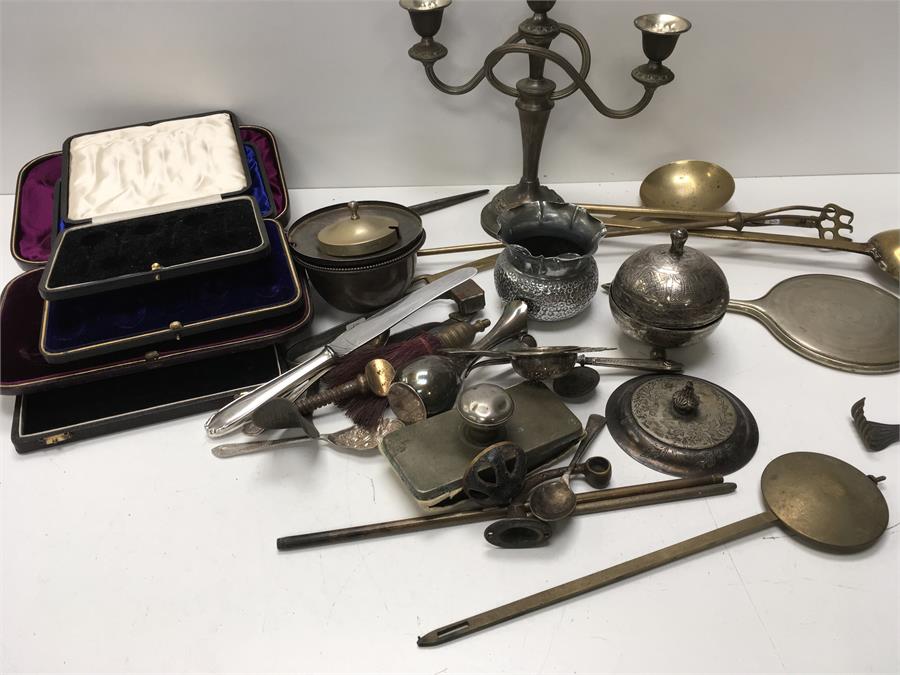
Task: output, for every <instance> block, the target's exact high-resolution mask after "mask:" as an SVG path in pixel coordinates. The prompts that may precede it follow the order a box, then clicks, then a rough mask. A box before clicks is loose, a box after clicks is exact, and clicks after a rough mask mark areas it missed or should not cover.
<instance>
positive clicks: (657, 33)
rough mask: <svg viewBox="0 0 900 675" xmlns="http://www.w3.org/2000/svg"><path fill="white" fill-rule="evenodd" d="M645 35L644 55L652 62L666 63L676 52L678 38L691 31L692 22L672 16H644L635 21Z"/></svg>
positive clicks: (643, 42) (643, 40)
mask: <svg viewBox="0 0 900 675" xmlns="http://www.w3.org/2000/svg"><path fill="white" fill-rule="evenodd" d="M634 25H635V27H636V28H637V29H638V30H639V31H641V33H643V39H642V46H643V48H644V55H645V56H646V57H647V58H648V59H650V60H651V61H657V62H659V61H665V60H666V59H667V58H669V57H670V56H672V52H673V51H675V44H676V43H677V42H678V36H679V35H681V34H682V33H686V32H688V31H689V30H690V29H691V22H690V21H688V20H687V19H682V18H681V17H680V16H674V15H672V14H644V15H643V16H639V17H638V18H636V19H635V20H634Z"/></svg>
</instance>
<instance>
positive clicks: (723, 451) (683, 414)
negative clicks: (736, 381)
mask: <svg viewBox="0 0 900 675" xmlns="http://www.w3.org/2000/svg"><path fill="white" fill-rule="evenodd" d="M606 417H607V422H608V426H609V429H610V433H611V434H612V437H613V438H614V439H615V441H616V442H617V443H618V444H619V445H620V446H621V447H622V449H624V450H625V452H627V453H628V454H629V455H631V456H632V457H633V458H634V459H636V460H637V461H639V462H640V463H641V464H644V465H646V466H649V467H651V468H653V469H656V470H657V471H662V472H664V473H669V474H673V475H676V476H708V475H712V474H726V473H731V472H733V471H737V470H738V469H739V468H741V467H742V466H744V464H746V463H747V462H748V461H750V459H751V458H752V457H753V454H754V453H755V452H756V446H757V443H758V441H759V432H758V430H757V426H756V420H755V419H754V418H753V415H752V413H751V412H750V411H749V410H748V409H747V407H746V406H745V405H744V404H743V403H742V402H741V401H740V399H738V398H737V397H736V396H734V394H732V393H731V392H729V391H728V390H726V389H723V388H722V387H720V386H718V385H716V384H713V383H712V382H707V381H706V380H701V379H700V378H697V377H690V376H685V375H656V374H654V375H644V376H642V377H638V378H634V379H632V380H629V381H628V382H626V383H625V384H623V385H621V386H620V387H619V388H618V389H616V390H615V391H614V392H613V393H612V395H611V396H610V398H609V401H608V403H607V405H606Z"/></svg>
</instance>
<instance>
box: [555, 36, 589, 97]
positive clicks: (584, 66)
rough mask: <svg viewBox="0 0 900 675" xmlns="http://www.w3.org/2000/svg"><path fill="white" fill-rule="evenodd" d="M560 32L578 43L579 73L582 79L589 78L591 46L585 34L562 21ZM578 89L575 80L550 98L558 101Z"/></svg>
mask: <svg viewBox="0 0 900 675" xmlns="http://www.w3.org/2000/svg"><path fill="white" fill-rule="evenodd" d="M559 32H560V33H562V34H563V35H568V36H569V37H570V38H572V39H573V40H574V41H575V44H577V45H578V51H580V52H581V68H579V69H578V74H579V75H581V79H582V80H587V76H588V73H589V72H590V71H591V46H590V45H589V44H588V41H587V40H586V39H585V37H584V35H582V34H581V32H580V31H578V30H577V29H576V28H575V27H574V26H570V25H568V24H565V23H561V24H559ZM576 91H578V83H577V82H575V81H574V80H573V81H572V83H571V84H570V85H569V86H568V87H565V88H564V89H560V90H559V91H558V92H556V93H554V94H553V95H552V96H551V97H550V98H551V99H553V100H554V101H558V100H559V99H563V98H566V97H567V96H571V95H572V94H574V93H575V92H576Z"/></svg>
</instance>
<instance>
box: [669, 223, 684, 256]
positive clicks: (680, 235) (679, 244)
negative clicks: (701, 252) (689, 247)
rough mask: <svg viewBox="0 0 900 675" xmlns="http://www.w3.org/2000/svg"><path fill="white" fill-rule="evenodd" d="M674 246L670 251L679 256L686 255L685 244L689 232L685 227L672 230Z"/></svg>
mask: <svg viewBox="0 0 900 675" xmlns="http://www.w3.org/2000/svg"><path fill="white" fill-rule="evenodd" d="M669 236H671V237H672V246H671V247H669V253H671V254H672V255H677V256H678V257H679V258H680V257H681V256H683V255H684V245H685V244H686V243H687V238H688V233H687V230H685V229H684V228H683V227H679V228H678V229H677V230H672V234H671V235H669Z"/></svg>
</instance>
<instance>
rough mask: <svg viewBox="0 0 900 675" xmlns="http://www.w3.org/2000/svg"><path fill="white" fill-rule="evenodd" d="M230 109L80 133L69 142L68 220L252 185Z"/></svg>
mask: <svg viewBox="0 0 900 675" xmlns="http://www.w3.org/2000/svg"><path fill="white" fill-rule="evenodd" d="M243 158H244V154H243V150H242V148H241V145H240V142H239V140H238V138H237V136H236V133H235V127H234V124H233V121H232V118H231V115H229V114H228V113H214V114H211V115H202V116H198V117H186V118H181V119H174V120H167V121H164V122H158V123H156V124H151V125H138V126H132V127H125V128H122V129H112V130H109V131H99V132H96V133H91V134H85V135H82V136H75V137H74V138H72V139H71V141H70V142H69V154H68V162H69V172H68V176H69V180H68V208H67V214H66V215H67V220H70V221H84V220H93V219H97V218H99V219H102V220H105V221H108V220H117V219H118V218H117V216H119V215H126V214H127V215H128V216H129V217H130V216H132V215H134V214H133V212H144V213H146V212H148V211H152V210H155V209H158V208H160V207H165V206H170V205H173V204H182V203H191V202H193V203H204V202H209V201H213V200H215V199H218V198H220V197H221V195H223V194H233V193H238V192H241V191H243V190H246V189H247V188H248V187H249V183H248V177H247V173H246V170H245V165H244V159H243Z"/></svg>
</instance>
